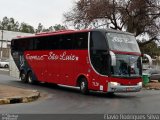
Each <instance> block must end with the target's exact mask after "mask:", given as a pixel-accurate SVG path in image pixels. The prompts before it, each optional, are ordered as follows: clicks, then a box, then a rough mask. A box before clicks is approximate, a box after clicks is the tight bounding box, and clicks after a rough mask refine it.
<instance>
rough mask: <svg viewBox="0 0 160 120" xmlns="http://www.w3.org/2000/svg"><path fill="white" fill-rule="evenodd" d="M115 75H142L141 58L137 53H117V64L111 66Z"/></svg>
mask: <svg viewBox="0 0 160 120" xmlns="http://www.w3.org/2000/svg"><path fill="white" fill-rule="evenodd" d="M111 74H112V76H115V77H139V76H140V75H141V58H140V56H135V55H121V54H116V66H112V67H111Z"/></svg>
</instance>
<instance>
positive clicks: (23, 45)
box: [12, 39, 33, 51]
mask: <svg viewBox="0 0 160 120" xmlns="http://www.w3.org/2000/svg"><path fill="white" fill-rule="evenodd" d="M32 42H33V41H32V39H19V40H13V41H12V50H17V51H24V50H31V49H32V48H33V44H32Z"/></svg>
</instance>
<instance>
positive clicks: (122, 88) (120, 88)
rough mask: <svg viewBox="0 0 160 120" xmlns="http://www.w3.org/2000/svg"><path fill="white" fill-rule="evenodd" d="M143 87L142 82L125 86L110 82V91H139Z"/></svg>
mask: <svg viewBox="0 0 160 120" xmlns="http://www.w3.org/2000/svg"><path fill="white" fill-rule="evenodd" d="M141 89H142V82H140V83H138V84H137V85H133V86H124V85H120V84H116V85H113V82H109V83H108V92H139V91H140V90H141Z"/></svg>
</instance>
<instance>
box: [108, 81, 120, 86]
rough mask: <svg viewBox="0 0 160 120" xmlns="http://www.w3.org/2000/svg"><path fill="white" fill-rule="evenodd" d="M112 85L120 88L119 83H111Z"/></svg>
mask: <svg viewBox="0 0 160 120" xmlns="http://www.w3.org/2000/svg"><path fill="white" fill-rule="evenodd" d="M110 85H111V86H119V85H120V84H119V83H117V82H110Z"/></svg>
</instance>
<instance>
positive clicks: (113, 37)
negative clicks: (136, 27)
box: [106, 32, 140, 53]
mask: <svg viewBox="0 0 160 120" xmlns="http://www.w3.org/2000/svg"><path fill="white" fill-rule="evenodd" d="M106 36H107V40H108V44H109V48H110V50H117V51H123V52H137V53H140V49H139V47H138V44H137V41H136V39H135V37H134V36H132V35H128V34H122V33H112V32H110V33H106Z"/></svg>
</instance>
